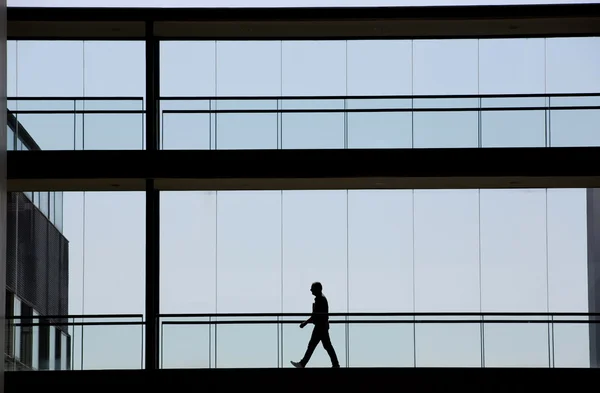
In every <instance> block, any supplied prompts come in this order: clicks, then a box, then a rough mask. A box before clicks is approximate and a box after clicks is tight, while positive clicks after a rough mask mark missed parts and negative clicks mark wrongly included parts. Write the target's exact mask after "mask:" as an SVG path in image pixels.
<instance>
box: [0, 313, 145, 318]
mask: <svg viewBox="0 0 600 393" xmlns="http://www.w3.org/2000/svg"><path fill="white" fill-rule="evenodd" d="M143 317H144V315H143V314H65V315H28V316H24V315H7V316H6V318H5V319H61V318H63V319H73V318H80V319H83V318H90V319H102V318H106V319H108V318H143Z"/></svg>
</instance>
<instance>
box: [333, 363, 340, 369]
mask: <svg viewBox="0 0 600 393" xmlns="http://www.w3.org/2000/svg"><path fill="white" fill-rule="evenodd" d="M331 368H340V365H339V364H338V365H335V366H331Z"/></svg>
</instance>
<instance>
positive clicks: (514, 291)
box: [480, 189, 548, 339]
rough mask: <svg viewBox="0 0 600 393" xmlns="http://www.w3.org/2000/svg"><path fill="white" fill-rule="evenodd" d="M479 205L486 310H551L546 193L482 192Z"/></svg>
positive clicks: (519, 191) (510, 190)
mask: <svg viewBox="0 0 600 393" xmlns="http://www.w3.org/2000/svg"><path fill="white" fill-rule="evenodd" d="M480 203H481V213H480V214H481V219H480V220H481V221H480V225H481V296H482V300H481V301H482V308H483V311H485V312H547V311H548V303H547V302H548V297H547V288H548V286H547V285H548V283H547V272H548V271H547V268H548V265H547V263H548V262H547V253H546V225H547V223H546V190H544V189H527V190H519V189H506V190H481V199H480ZM518 329H520V327H519V328H518ZM486 339H488V337H487V336H486Z"/></svg>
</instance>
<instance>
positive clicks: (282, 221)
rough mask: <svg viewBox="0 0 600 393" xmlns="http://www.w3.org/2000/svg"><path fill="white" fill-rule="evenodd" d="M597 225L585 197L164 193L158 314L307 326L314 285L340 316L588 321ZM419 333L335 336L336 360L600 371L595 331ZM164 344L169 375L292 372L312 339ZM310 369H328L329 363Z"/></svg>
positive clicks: (358, 329)
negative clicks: (291, 319)
mask: <svg viewBox="0 0 600 393" xmlns="http://www.w3.org/2000/svg"><path fill="white" fill-rule="evenodd" d="M586 219H587V217H586V190H584V189H549V190H545V189H535V190H528V189H527V190H509V189H506V190H500V189H495V190H493V189H492V190H414V191H413V190H350V191H345V190H330V191H327V190H323V191H222V192H221V191H220V192H200V191H198V192H192V191H190V192H175V191H173V192H162V193H161V312H162V313H167V314H168V313H179V314H185V313H194V314H196V313H208V314H212V313H279V312H283V313H308V312H310V310H311V303H312V301H313V297H312V295H311V294H310V292H309V289H310V285H311V283H312V282H313V281H320V282H322V283H323V286H324V293H325V294H326V296H327V297H328V299H329V306H330V311H331V312H407V313H413V312H418V313H427V312H463V313H465V312H524V313H535V312H587V310H588V301H587V296H588V294H587V242H586V236H587V224H586ZM444 318H446V319H448V318H447V317H444ZM528 318H529V319H530V318H531V317H528ZM544 318H545V320H548V317H544ZM252 319H256V318H252ZM269 319H271V320H272V319H273V318H269ZM295 319H298V318H295ZM359 319H365V318H359ZM380 319H381V318H380ZM396 319H397V318H396ZM440 319H443V318H440ZM465 319H469V320H473V317H469V318H465ZM505 319H507V318H505ZM512 319H514V318H512ZM524 319H525V318H524ZM237 320H238V321H241V320H242V319H241V318H238V319H237ZM334 320H340V319H339V318H334ZM198 321H201V322H202V321H204V322H206V319H198ZM408 322H410V323H402V324H390V323H379V324H368V323H357V324H351V325H350V326H349V328H348V330H346V327H345V325H344V324H332V327H331V335H332V340H333V344H334V346H335V347H336V349H337V351H338V357H339V358H340V359H342V363H343V364H347V365H349V366H367V367H370V366H401V367H412V366H415V365H416V366H418V367H432V366H433V367H435V366H460V367H463V366H473V367H481V366H486V367H501V366H518V367H548V366H549V365H550V364H549V361H551V362H552V366H555V367H565V366H574V365H577V366H579V367H587V366H589V336H588V327H587V325H585V324H556V325H555V326H554V327H553V330H550V329H549V325H548V324H547V323H532V324H525V323H523V324H514V323H512V324H506V323H495V324H492V323H490V324H486V325H485V326H484V327H482V326H481V324H479V323H470V324H458V323H446V324H444V323H435V324H432V323H417V324H416V325H414V324H413V323H412V319H411V318H409V321H408ZM162 329H163V330H162V338H163V344H162V345H163V356H162V364H163V367H277V366H278V365H282V366H284V367H287V366H289V360H298V359H299V358H300V357H301V356H302V354H303V352H304V350H305V347H306V343H307V342H308V338H309V335H310V329H299V328H298V326H297V325H296V324H285V325H283V328H282V330H281V331H278V330H277V327H276V326H275V325H274V324H258V325H256V324H255V325H243V324H234V325H216V327H215V326H211V325H207V324H197V325H193V324H192V325H165V326H163V328H162ZM211 329H213V330H211ZM215 330H216V331H215ZM549 340H550V341H551V345H550V347H549ZM482 347H483V348H482ZM347 349H348V353H346V350H347ZM482 351H483V352H484V354H483V357H482ZM549 359H550V360H549ZM311 365H312V366H325V367H326V366H329V365H330V364H329V359H328V357H327V355H326V353H325V351H323V350H322V349H320V348H319V349H318V350H317V351H316V353H315V355H314V358H313V360H311Z"/></svg>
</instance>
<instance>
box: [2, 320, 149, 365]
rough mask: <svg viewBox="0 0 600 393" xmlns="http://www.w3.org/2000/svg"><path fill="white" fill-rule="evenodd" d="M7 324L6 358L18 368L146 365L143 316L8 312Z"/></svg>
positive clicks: (8, 362)
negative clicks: (22, 313)
mask: <svg viewBox="0 0 600 393" xmlns="http://www.w3.org/2000/svg"><path fill="white" fill-rule="evenodd" d="M115 326H116V327H120V328H118V329H114V328H113V327H115ZM6 328H7V329H6V330H7V334H6V343H5V362H6V363H7V364H15V365H18V370H32V371H33V370H65V369H66V370H84V369H112V368H126V369H134V368H137V369H142V368H143V367H144V357H143V354H144V319H143V315H142V314H87V315H27V316H7V317H6ZM59 344H60V348H58V347H57V345H59ZM128 347H129V348H128ZM115 352H116V353H115ZM136 359H137V360H136ZM123 360H125V362H124V361H123ZM138 361H139V363H138ZM16 370H17V369H14V368H13V369H11V368H8V369H7V371H16Z"/></svg>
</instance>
